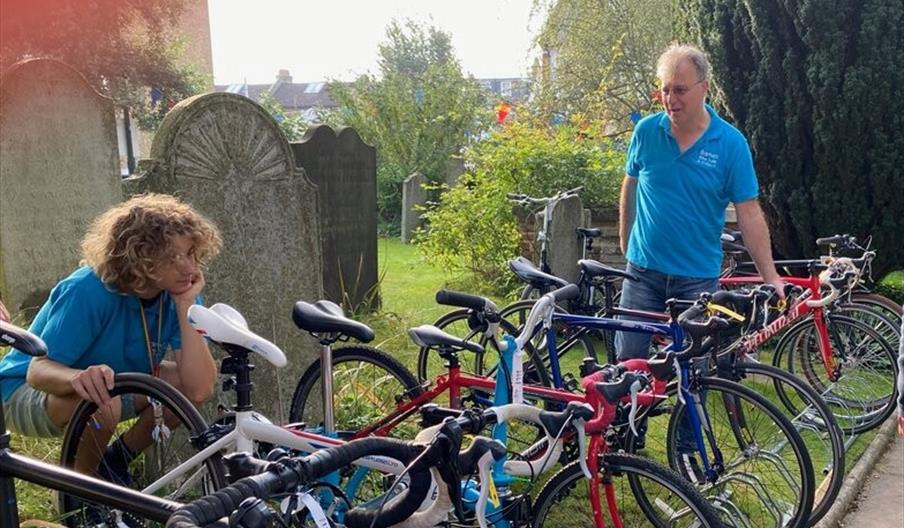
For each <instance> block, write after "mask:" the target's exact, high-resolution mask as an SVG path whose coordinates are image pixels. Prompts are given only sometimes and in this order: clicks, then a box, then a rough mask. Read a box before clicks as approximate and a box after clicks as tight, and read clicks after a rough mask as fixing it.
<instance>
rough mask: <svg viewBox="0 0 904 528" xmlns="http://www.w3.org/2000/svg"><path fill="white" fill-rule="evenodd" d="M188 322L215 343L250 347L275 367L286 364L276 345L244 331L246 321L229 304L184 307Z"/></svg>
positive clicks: (246, 326) (246, 330)
mask: <svg viewBox="0 0 904 528" xmlns="http://www.w3.org/2000/svg"><path fill="white" fill-rule="evenodd" d="M188 322H189V323H190V324H191V326H192V327H193V328H194V329H195V330H197V332H198V333H199V334H201V335H202V336H204V337H206V338H207V339H210V340H211V341H213V342H215V343H220V344H226V345H235V346H238V347H241V348H244V349H246V350H251V351H252V352H256V353H258V354H260V355H261V356H263V357H264V359H266V360H267V361H269V362H270V363H272V364H273V366H276V367H284V366H286V363H287V361H286V355H285V354H284V353H283V351H282V350H280V349H279V347H278V346H276V345H274V344H273V343H271V342H270V341H267V340H266V339H264V338H263V337H261V336H259V335H257V334H255V333H254V332H252V331H250V330H248V322H247V321H245V318H244V317H242V314H240V313H239V312H238V311H236V309H235V308H233V307H232V306H229V305H228V304H223V303H217V304H215V305H213V306H211V307H210V308H207V307H206V306H201V305H200V304H195V305H192V306H191V307H189V309H188Z"/></svg>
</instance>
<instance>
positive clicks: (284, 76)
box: [276, 70, 292, 84]
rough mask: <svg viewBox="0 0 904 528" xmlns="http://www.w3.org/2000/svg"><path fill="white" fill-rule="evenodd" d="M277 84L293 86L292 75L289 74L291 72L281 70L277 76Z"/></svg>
mask: <svg viewBox="0 0 904 528" xmlns="http://www.w3.org/2000/svg"><path fill="white" fill-rule="evenodd" d="M276 82H278V83H286V84H291V83H292V74H290V73H289V70H279V73H277V74H276Z"/></svg>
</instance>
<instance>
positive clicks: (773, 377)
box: [738, 361, 845, 525]
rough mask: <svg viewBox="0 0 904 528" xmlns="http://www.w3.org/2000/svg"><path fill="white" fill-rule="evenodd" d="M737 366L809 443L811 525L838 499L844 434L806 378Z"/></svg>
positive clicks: (748, 364) (774, 369)
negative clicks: (812, 486)
mask: <svg viewBox="0 0 904 528" xmlns="http://www.w3.org/2000/svg"><path fill="white" fill-rule="evenodd" d="M738 369H739V370H740V371H741V372H742V375H743V376H744V379H743V380H742V384H743V385H744V386H746V387H750V388H752V389H753V390H755V391H756V392H757V393H759V394H761V395H763V396H766V397H767V398H769V400H770V401H771V402H773V403H776V407H778V408H779V409H781V410H783V411H784V414H785V416H787V417H788V419H789V420H791V424H792V425H794V428H795V429H796V430H797V432H798V434H800V436H801V438H802V439H803V441H804V444H805V445H806V446H807V451H808V452H809V454H810V459H811V462H812V463H813V478H814V482H815V483H816V491H815V493H814V499H813V511H812V512H811V513H810V525H813V524H816V522H817V521H819V520H820V519H822V518H823V516H824V515H825V514H826V512H828V510H829V508H830V507H831V506H832V504H833V503H834V502H835V498H836V497H837V496H838V492H839V491H841V484H842V483H843V482H844V468H845V464H844V433H843V432H842V431H841V428H840V427H838V422H837V421H836V420H835V416H834V415H833V414H832V410H831V409H830V408H829V406H828V404H826V402H825V400H823V399H822V397H820V396H819V394H817V393H816V391H814V390H813V388H812V387H810V386H809V385H808V384H807V383H806V382H805V381H803V380H801V379H800V378H797V377H795V376H793V375H791V374H790V373H788V372H787V371H785V370H782V369H780V368H778V367H773V366H772V365H765V364H763V363H755V362H752V361H744V362H740V363H739V364H738ZM779 402H780V403H781V404H780V405H779Z"/></svg>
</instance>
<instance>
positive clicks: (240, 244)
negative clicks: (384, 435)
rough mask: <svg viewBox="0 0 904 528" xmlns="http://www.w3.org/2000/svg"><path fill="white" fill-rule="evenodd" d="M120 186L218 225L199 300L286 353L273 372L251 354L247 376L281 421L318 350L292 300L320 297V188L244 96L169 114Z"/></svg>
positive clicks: (198, 101) (200, 102) (209, 99)
mask: <svg viewBox="0 0 904 528" xmlns="http://www.w3.org/2000/svg"><path fill="white" fill-rule="evenodd" d="M125 185H126V187H125V190H126V192H128V193H129V194H134V193H138V192H146V191H153V192H161V193H167V194H174V195H177V196H179V197H180V198H182V199H183V200H185V201H186V202H188V203H190V204H192V205H193V206H194V207H195V208H197V209H198V210H199V211H200V212H202V213H203V214H204V215H206V216H207V217H208V218H210V219H211V220H213V221H214V222H215V223H216V224H217V226H218V227H219V228H220V231H221V233H222V236H223V251H222V252H221V253H220V255H218V256H217V258H216V259H214V261H213V262H212V263H211V266H210V269H209V270H208V272H207V274H206V280H207V286H206V287H205V289H204V291H203V292H202V296H203V297H204V302H205V304H206V305H208V306H209V305H212V304H214V303H217V302H223V303H226V304H229V305H231V306H233V307H234V308H236V309H237V310H238V311H239V312H241V313H242V314H243V315H244V316H245V318H246V319H247V321H248V325H249V328H250V329H251V330H252V331H253V332H255V333H257V334H258V335H261V336H262V337H265V338H267V339H269V340H271V341H272V342H273V343H275V344H276V345H277V346H279V347H280V348H281V349H282V350H283V351H284V352H285V353H286V356H287V358H288V365H287V366H286V367H284V368H282V369H279V370H277V369H275V368H274V367H273V366H272V365H269V364H267V363H266V361H265V360H263V359H262V358H257V360H256V361H255V364H256V365H257V369H256V371H255V372H254V375H253V380H254V382H255V391H256V392H255V394H256V397H255V401H256V402H257V403H256V404H255V406H256V407H257V408H258V409H261V410H262V411H263V412H264V414H266V415H267V416H268V417H270V418H271V419H273V420H274V421H278V422H283V421H285V420H286V419H287V418H288V404H289V401H290V399H291V397H292V391H293V390H294V387H295V383H296V382H297V381H298V379H299V377H300V376H301V373H302V372H303V370H304V369H305V368H307V366H308V365H309V364H310V363H311V361H312V360H313V359H314V358H315V357H316V355H315V346H316V342H315V341H314V340H313V339H312V338H311V337H310V336H309V335H308V334H307V333H304V332H302V331H301V330H299V329H298V328H297V327H296V326H295V325H294V323H293V322H292V307H293V306H294V304H295V302H296V301H299V300H304V301H309V302H313V301H316V300H318V299H320V298H321V297H322V281H321V276H322V271H321V267H320V266H321V264H320V224H319V216H318V211H317V188H316V186H314V185H313V184H312V183H311V182H310V181H309V180H308V179H307V177H306V176H305V174H304V171H303V170H300V169H298V168H296V166H295V158H294V156H293V154H292V150H291V149H290V148H289V143H288V141H287V140H286V138H285V136H284V135H283V134H282V132H281V131H280V130H279V127H278V126H277V124H276V122H275V121H274V120H273V118H272V117H270V115H269V114H268V113H267V112H266V111H265V110H264V109H263V108H261V107H260V106H259V105H257V104H256V103H254V102H253V101H251V100H250V99H248V98H245V97H242V96H240V95H235V94H230V93H213V94H204V95H199V96H195V97H192V98H189V99H186V100H184V101H182V102H180V103H179V104H177V105H176V106H175V107H173V109H172V110H171V111H170V112H169V113H168V114H167V115H166V118H165V119H164V120H163V123H162V124H161V125H160V129H159V130H158V131H157V134H156V136H155V137H154V143H153V145H152V147H151V159H150V160H142V162H141V164H140V171H139V175H138V176H136V177H134V178H129V179H127V180H125Z"/></svg>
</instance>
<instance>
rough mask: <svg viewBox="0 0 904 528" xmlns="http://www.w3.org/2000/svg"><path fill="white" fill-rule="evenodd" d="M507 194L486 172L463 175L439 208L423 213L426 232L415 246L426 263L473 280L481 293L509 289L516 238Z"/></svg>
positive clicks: (447, 191) (443, 196)
mask: <svg viewBox="0 0 904 528" xmlns="http://www.w3.org/2000/svg"><path fill="white" fill-rule="evenodd" d="M444 187H445V186H444ZM507 192H511V190H510V188H508V187H507V186H506V182H504V181H503V180H502V179H499V178H493V177H492V176H491V175H490V173H488V172H486V171H478V172H476V173H468V174H464V175H462V176H461V178H460V179H459V181H458V184H457V185H455V187H453V188H451V189H448V190H446V192H444V193H443V195H442V201H441V202H440V204H439V205H438V206H435V207H432V208H429V209H428V210H427V211H426V212H425V213H424V218H425V220H426V223H427V225H428V226H429V229H428V230H424V229H420V230H419V231H418V233H417V238H416V240H417V242H418V249H419V250H420V251H421V253H423V255H424V257H425V258H426V260H427V261H428V262H429V263H431V264H433V265H435V266H438V267H441V268H443V269H446V270H449V271H453V272H464V273H467V274H469V275H473V276H474V277H476V278H477V279H478V280H479V281H480V282H481V283H482V285H481V286H482V287H483V289H488V290H489V291H495V292H504V291H505V290H506V289H509V286H510V284H509V281H510V280H511V278H512V277H511V273H509V272H508V271H507V269H506V261H507V260H508V259H510V258H512V257H513V256H514V255H516V254H517V253H518V243H519V241H520V234H519V232H518V225H517V223H516V222H515V217H514V215H513V214H512V207H511V205H510V204H509V203H508V201H507V200H506V199H505V194H506V193H507Z"/></svg>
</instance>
